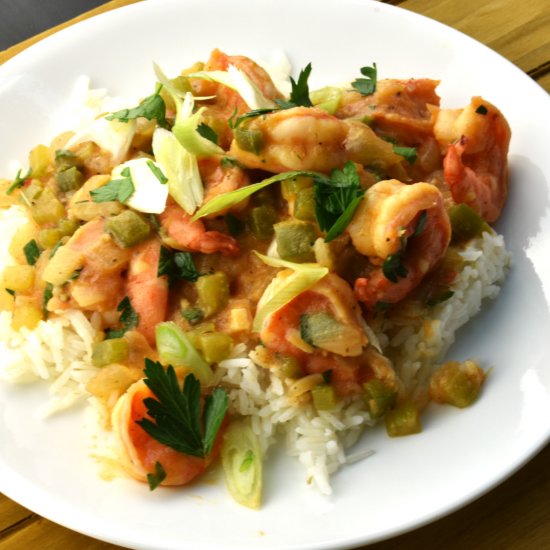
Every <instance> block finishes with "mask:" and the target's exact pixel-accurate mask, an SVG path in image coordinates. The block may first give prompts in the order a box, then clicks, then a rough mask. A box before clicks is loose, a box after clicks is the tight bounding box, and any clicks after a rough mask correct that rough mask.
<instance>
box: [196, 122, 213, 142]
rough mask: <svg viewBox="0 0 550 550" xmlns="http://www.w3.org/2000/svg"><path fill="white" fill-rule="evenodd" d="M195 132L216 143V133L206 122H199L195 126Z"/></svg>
mask: <svg viewBox="0 0 550 550" xmlns="http://www.w3.org/2000/svg"><path fill="white" fill-rule="evenodd" d="M197 132H198V133H199V134H200V135H201V136H202V137H203V138H206V139H208V140H209V141H211V142H212V143H214V144H215V145H218V134H216V132H215V131H214V130H213V129H212V128H211V127H210V126H208V124H205V123H204V122H201V123H200V124H199V125H198V126H197Z"/></svg>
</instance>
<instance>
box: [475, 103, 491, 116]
mask: <svg viewBox="0 0 550 550" xmlns="http://www.w3.org/2000/svg"><path fill="white" fill-rule="evenodd" d="M488 112H489V111H488V110H487V107H485V105H480V106H479V107H478V108H477V109H476V113H477V114H478V115H486V114H487V113H488Z"/></svg>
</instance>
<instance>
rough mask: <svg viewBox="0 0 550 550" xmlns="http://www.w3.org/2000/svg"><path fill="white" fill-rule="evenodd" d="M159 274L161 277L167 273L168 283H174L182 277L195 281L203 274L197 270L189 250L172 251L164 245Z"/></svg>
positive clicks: (161, 250) (161, 251)
mask: <svg viewBox="0 0 550 550" xmlns="http://www.w3.org/2000/svg"><path fill="white" fill-rule="evenodd" d="M157 275H158V276H159V277H162V276H163V275H167V276H168V283H169V284H170V285H172V284H174V283H175V282H177V281H179V280H181V279H184V280H185V281H191V282H192V283H194V282H196V281H197V279H198V278H199V277H200V276H201V273H199V272H198V271H197V268H196V267H195V263H194V262H193V256H191V254H190V253H189V252H180V251H178V252H171V251H170V250H169V249H168V248H166V247H165V246H162V247H161V249H160V258H159V265H158V269H157Z"/></svg>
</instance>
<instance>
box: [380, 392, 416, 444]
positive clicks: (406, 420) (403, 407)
mask: <svg viewBox="0 0 550 550" xmlns="http://www.w3.org/2000/svg"><path fill="white" fill-rule="evenodd" d="M385 421H386V431H387V433H388V435H389V436H390V437H399V436H402V435H411V434H416V433H420V432H421V431H422V425H421V424H420V411H419V409H418V407H417V406H416V405H415V404H414V403H411V402H409V401H405V402H403V403H401V404H400V405H398V406H397V407H396V408H395V409H393V410H391V411H389V412H388V413H387V414H386V418H385Z"/></svg>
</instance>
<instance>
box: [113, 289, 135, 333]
mask: <svg viewBox="0 0 550 550" xmlns="http://www.w3.org/2000/svg"><path fill="white" fill-rule="evenodd" d="M116 310H117V311H119V312H120V319H119V321H120V324H121V325H122V328H120V329H116V330H113V329H111V330H109V331H108V332H107V334H106V335H105V338H106V339H110V338H120V337H121V336H123V335H124V334H125V333H126V332H128V331H129V330H131V329H133V328H136V327H137V326H138V324H139V315H138V313H137V312H136V310H135V309H134V308H133V307H132V303H131V302H130V298H128V296H125V297H124V298H123V299H122V300H121V301H120V303H119V304H118V306H117V308H116Z"/></svg>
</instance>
